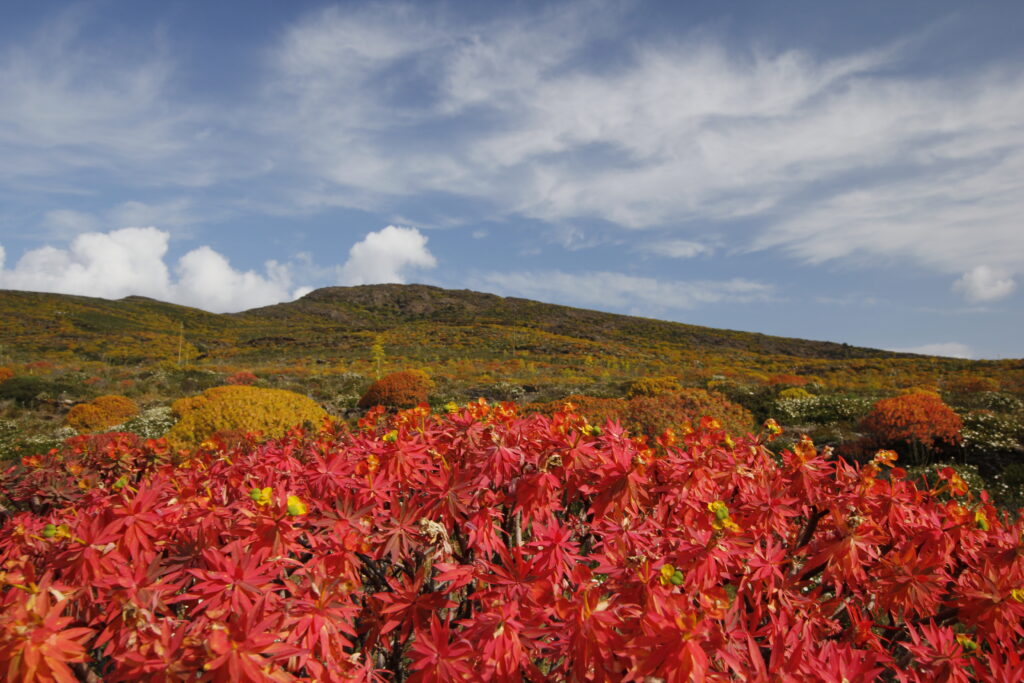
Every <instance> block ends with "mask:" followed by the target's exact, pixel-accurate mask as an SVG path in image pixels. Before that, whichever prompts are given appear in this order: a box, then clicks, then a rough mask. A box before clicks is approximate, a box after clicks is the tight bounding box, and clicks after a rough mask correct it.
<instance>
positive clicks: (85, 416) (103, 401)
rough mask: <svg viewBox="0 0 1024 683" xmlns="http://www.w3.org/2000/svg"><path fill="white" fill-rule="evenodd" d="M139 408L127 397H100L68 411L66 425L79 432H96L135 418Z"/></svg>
mask: <svg viewBox="0 0 1024 683" xmlns="http://www.w3.org/2000/svg"><path fill="white" fill-rule="evenodd" d="M138 413H139V407H138V406H137V405H135V401H133V400H131V399H130V398H128V397H127V396H112V395H108V396H99V397H97V398H94V399H93V400H91V401H89V402H88V403H79V404H78V405H76V406H74V407H73V408H72V409H71V410H69V411H68V414H67V415H66V416H65V417H64V423H65V424H67V425H68V426H69V427H72V428H73V429H75V431H78V432H82V433H85V432H96V431H99V430H101V429H106V428H107V427H113V426H114V425H119V424H121V423H122V422H124V421H126V420H129V419H131V418H132V417H135V416H136V415H138Z"/></svg>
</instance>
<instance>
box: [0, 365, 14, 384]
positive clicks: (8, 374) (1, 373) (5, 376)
mask: <svg viewBox="0 0 1024 683" xmlns="http://www.w3.org/2000/svg"><path fill="white" fill-rule="evenodd" d="M12 377H14V371H13V370H11V369H10V368H0V382H6V381H7V380H9V379H10V378H12Z"/></svg>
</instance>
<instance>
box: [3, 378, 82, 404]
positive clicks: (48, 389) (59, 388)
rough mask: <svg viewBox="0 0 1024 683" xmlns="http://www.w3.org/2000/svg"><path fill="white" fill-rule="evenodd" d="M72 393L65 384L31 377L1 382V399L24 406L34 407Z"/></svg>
mask: <svg viewBox="0 0 1024 683" xmlns="http://www.w3.org/2000/svg"><path fill="white" fill-rule="evenodd" d="M70 391H71V387H70V386H68V384H67V383H65V382H59V381H52V380H47V379H43V378H42V377H34V376H31V375H18V376H16V377H11V378H10V379H9V380H7V381H6V382H0V398H6V399H10V400H12V401H14V402H15V403H18V404H19V405H23V406H34V405H36V404H38V403H40V402H42V401H44V400H46V399H54V398H57V397H58V396H60V395H61V394H65V393H68V392H70Z"/></svg>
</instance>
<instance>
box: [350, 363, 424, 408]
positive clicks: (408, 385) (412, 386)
mask: <svg viewBox="0 0 1024 683" xmlns="http://www.w3.org/2000/svg"><path fill="white" fill-rule="evenodd" d="M433 386H434V385H433V382H431V381H430V377H429V376H427V373H425V372H423V371H422V370H403V371H401V372H393V373H391V374H390V375H385V376H384V377H381V378H380V379H379V380H377V381H376V382H374V383H373V384H371V385H370V388H369V389H367V390H366V393H365V394H363V397H362V398H360V399H359V407H360V408H370V407H373V406H385V407H387V408H412V407H413V406H415V405H418V404H420V403H425V402H426V400H427V394H428V393H429V392H430V390H431V389H432V388H433Z"/></svg>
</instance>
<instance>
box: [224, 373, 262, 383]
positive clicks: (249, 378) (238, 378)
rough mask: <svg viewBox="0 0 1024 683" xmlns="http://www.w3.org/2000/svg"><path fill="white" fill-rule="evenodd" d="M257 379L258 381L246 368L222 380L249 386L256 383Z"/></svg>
mask: <svg viewBox="0 0 1024 683" xmlns="http://www.w3.org/2000/svg"><path fill="white" fill-rule="evenodd" d="M257 381H259V378H258V377H256V375H254V374H252V373H251V372H249V371H248V370H239V371H238V372H236V373H235V374H233V375H231V376H230V377H228V378H227V379H226V380H224V383H225V384H231V385H236V386H249V385H252V384H256V382H257Z"/></svg>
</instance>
